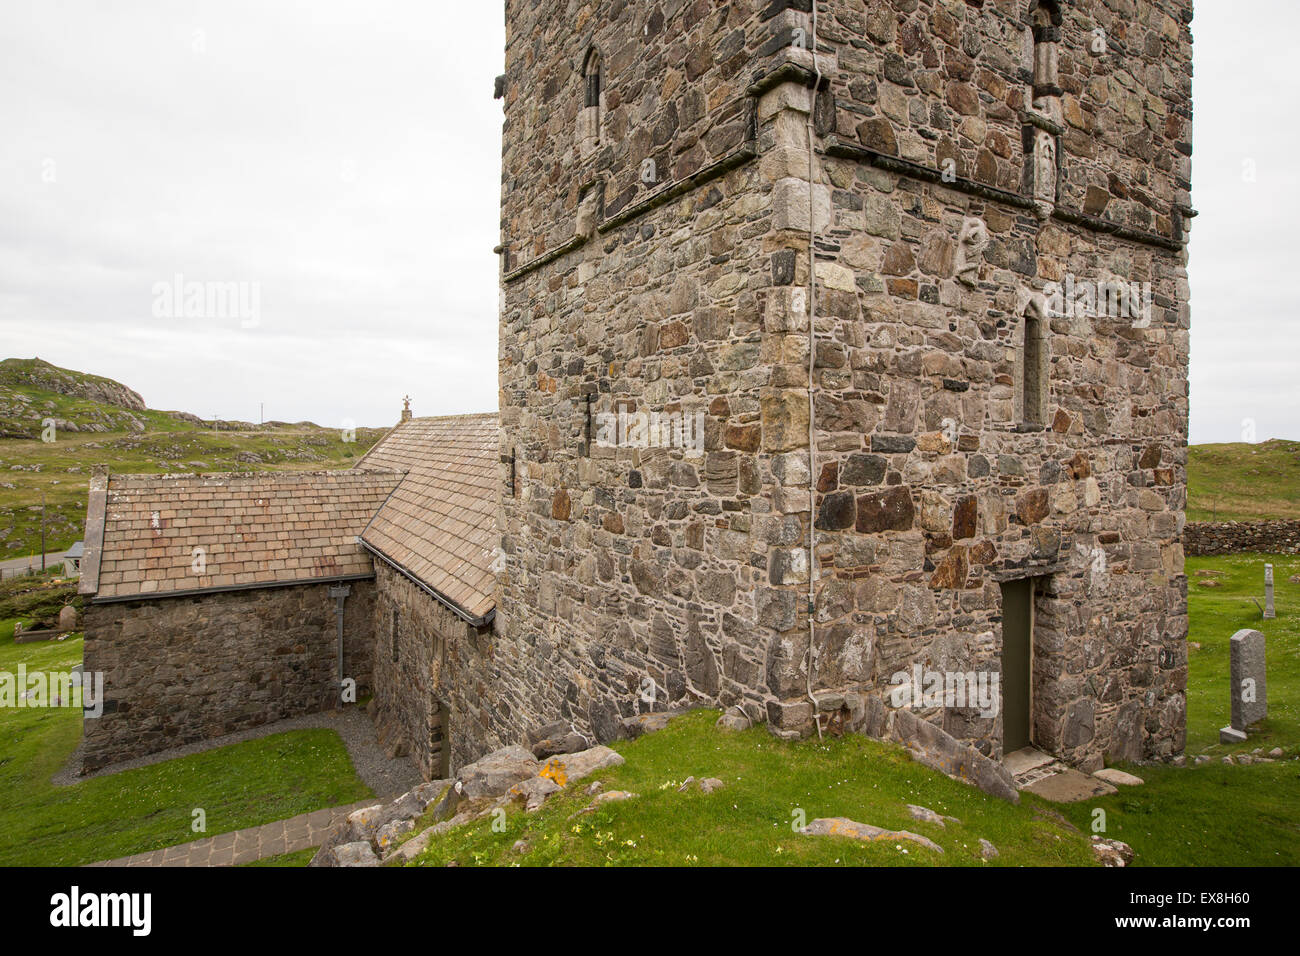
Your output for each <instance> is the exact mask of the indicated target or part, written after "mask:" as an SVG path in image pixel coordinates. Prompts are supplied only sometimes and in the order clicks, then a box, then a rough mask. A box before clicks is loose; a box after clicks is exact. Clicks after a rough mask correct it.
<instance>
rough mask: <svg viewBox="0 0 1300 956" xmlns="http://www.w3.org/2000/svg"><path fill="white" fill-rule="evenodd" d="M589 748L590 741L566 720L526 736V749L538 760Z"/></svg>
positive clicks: (538, 729) (540, 728)
mask: <svg viewBox="0 0 1300 956" xmlns="http://www.w3.org/2000/svg"><path fill="white" fill-rule="evenodd" d="M590 746H591V741H590V740H588V739H587V738H586V737H584V736H583V735H582V734H580V733H578V732H577V731H576V730H575V729H574V727H573V724H571V723H570V722H569V721H567V720H557V721H555V722H554V723H550V724H546V725H545V726H544V727H539V728H537V729H536V730H534V731H533V732H532V733H531V734H529V735H528V749H529V750H531V751H532V753H533V756H534V757H536V758H537V759H538V760H545V759H546V758H547V757H554V756H555V755H556V754H568V753H573V752H574V751H576V750H583V749H585V748H587V747H590Z"/></svg>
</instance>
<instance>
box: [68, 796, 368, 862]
mask: <svg viewBox="0 0 1300 956" xmlns="http://www.w3.org/2000/svg"><path fill="white" fill-rule="evenodd" d="M374 803H375V801H374V800H373V799H371V800H362V801H360V802H359V803H353V804H349V805H348V806H346V807H328V808H326V809H324V810H316V811H314V812H312V813H300V814H298V816H296V817H290V818H289V819H288V820H276V821H275V822H274V823H267V824H263V825H262V826H260V827H249V828H248V829H247V830H236V831H234V832H233V833H220V834H218V835H217V836H214V837H205V838H204V839H202V840H195V841H194V842H192V843H181V844H178V845H177V846H169V847H167V848H166V849H164V850H154V851H153V852H152V853H137V854H135V855H134V856H123V857H119V858H118V859H116V860H104V861H103V862H102V863H91V864H89V865H90V866H242V865H243V864H245V863H252V862H254V861H255V860H261V859H264V858H266V857H269V856H279V855H280V854H282V853H294V852H297V851H298V850H306V849H308V848H309V847H314V846H320V845H321V844H322V843H324V842H325V837H326V836H327V835H328V834H329V832H330V830H331V829H333V827H334V825H335V824H336V823H339V822H341V821H342V820H343V818H344V817H346V816H347V815H348V814H349V813H351V812H352V811H353V810H359V809H361V808H362V807H369V806H373V805H374Z"/></svg>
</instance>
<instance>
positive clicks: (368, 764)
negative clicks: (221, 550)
mask: <svg viewBox="0 0 1300 956" xmlns="http://www.w3.org/2000/svg"><path fill="white" fill-rule="evenodd" d="M308 727H327V728H329V729H330V730H335V731H337V732H338V734H339V736H340V737H342V738H343V743H344V744H345V745H346V746H347V749H348V756H349V757H351V758H352V766H353V767H354V768H355V769H356V772H357V776H359V777H360V778H361V779H362V781H364V782H365V784H366V786H368V787H369V788H370V789H371V790H372V791H374V793H375V796H373V797H371V798H369V799H367V800H361V801H359V802H357V803H352V804H349V805H347V806H345V807H326V808H325V809H323V810H315V811H313V812H311V813H300V814H298V816H296V817H290V818H289V819H287V820H276V821H275V822H274V823H266V824H263V825H262V826H259V827H249V828H248V829H246V830H235V831H234V832H232V833H221V834H218V835H217V836H213V837H205V838H203V839H201V840H194V841H193V842H190V843H181V844H178V845H176V846H170V847H166V848H165V849H162V850H153V851H152V852H149V853H136V854H134V855H133V856H125V857H119V858H118V859H116V860H104V861H102V862H100V863H91V864H88V865H89V866H240V865H241V864H244V863H251V862H253V861H254V860H261V859H264V858H266V857H268V856H279V855H280V854H282V853H294V852H296V851H298V850H305V849H307V848H308V847H313V846H320V845H321V844H322V843H324V842H325V837H326V835H328V834H329V831H330V830H331V829H332V828H333V827H334V825H335V824H336V823H338V822H340V821H341V820H342V819H343V818H344V817H346V816H347V815H348V814H349V813H351V812H352V811H353V810H358V809H360V808H361V807H371V806H374V805H375V804H376V803H386V802H388V801H390V800H393V799H394V798H396V797H399V796H401V795H402V794H404V793H406V791H408V790H410V789H411V788H412V787H415V786H417V785H418V784H420V783H421V782H423V778H422V777H421V776H420V772H419V771H418V770H416V769H415V765H414V764H413V763H412V762H411V761H410V760H409V759H408V758H405V757H397V758H391V757H388V756H387V755H386V754H385V753H384V751H383V749H382V748H381V747H380V746H379V741H378V740H377V739H376V736H375V725H374V723H373V722H372V721H371V720H370V718H369V717H368V716H366V712H365V711H364V710H362V709H361V708H359V707H348V708H345V709H343V710H329V711H323V712H321V713H319V714H308V715H306V716H304V717H292V718H290V719H289V720H280V721H276V722H275V723H273V724H264V725H262V726H261V727H254V728H252V729H250V730H245V731H242V732H240V733H237V734H228V735H226V736H225V737H217V738H214V739H212V740H205V741H202V742H200V743H196V744H189V745H188V746H185V747H177V748H175V749H173V750H165V751H163V752H162V753H156V754H150V755H149V756H148V757H141V758H139V759H137V760H131V761H127V762H125V763H120V764H114V765H113V766H111V767H105V768H104V769H103V770H100V771H98V772H97V773H93V774H87V775H86V776H84V777H82V776H78V775H77V774H78V771H79V770H80V769H81V747H80V746H78V748H77V751H76V752H75V753H74V754H73V755H72V759H70V760H69V761H68V764H67V766H65V767H64V769H63V770H61V771H60V772H59V773H58V774H56V775H55V777H54V779H53V780H52V781H51V782H52V783H54V784H55V785H56V786H71V785H75V784H76V783H77V782H78V781H80V780H86V779H88V778H89V777H99V776H105V775H109V774H114V773H121V772H122V771H123V770H130V769H132V768H134V767H143V766H148V765H149V764H154V763H161V762H162V761H164V760H173V759H175V758H176V757H185V756H188V755H190V754H194V753H200V752H201V751H204V750H211V749H212V748H214V747H224V746H226V745H228V744H233V743H239V742H240V741H244V740H252V739H254V738H256V737H265V736H267V735H268V734H278V733H282V732H284V731H287V730H302V729H304V728H308Z"/></svg>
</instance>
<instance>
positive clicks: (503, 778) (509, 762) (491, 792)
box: [453, 745, 559, 800]
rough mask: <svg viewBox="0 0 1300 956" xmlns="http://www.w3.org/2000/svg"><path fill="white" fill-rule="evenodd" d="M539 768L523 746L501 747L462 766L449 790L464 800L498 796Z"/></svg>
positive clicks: (530, 775)
mask: <svg viewBox="0 0 1300 956" xmlns="http://www.w3.org/2000/svg"><path fill="white" fill-rule="evenodd" d="M555 759H559V758H555ZM541 767H542V765H541V763H540V762H539V761H538V760H537V758H536V757H534V756H533V755H532V754H531V753H529V752H528V751H527V750H525V749H524V748H523V747H520V746H517V745H513V746H510V747H503V748H501V749H500V750H494V751H492V753H490V754H487V755H486V756H484V757H481V758H479V759H478V760H476V761H474V763H472V764H469V765H468V766H466V767H462V768H461V770H460V773H459V774H457V775H456V782H455V784H454V785H453V789H454V790H455V791H456V792H457V793H458V794H459V795H460V796H461V798H462V799H465V800H477V799H478V798H480V797H499V796H501V795H502V794H504V793H505V792H506V791H507V790H509V789H510V788H511V787H513V786H514V785H515V784H517V783H520V782H522V781H524V780H527V779H528V778H529V777H534V776H536V775H537V772H538V770H540V769H541Z"/></svg>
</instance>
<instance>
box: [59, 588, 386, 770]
mask: <svg viewBox="0 0 1300 956" xmlns="http://www.w3.org/2000/svg"><path fill="white" fill-rule="evenodd" d="M350 585H351V593H350V594H349V596H348V598H347V602H346V604H345V611H344V629H343V633H344V654H343V665H344V675H345V676H346V677H351V678H353V679H355V680H356V682H357V688H358V690H357V692H358V696H360V695H361V694H363V693H366V692H367V691H368V690H369V688H370V685H371V671H372V657H373V646H374V632H373V630H372V621H373V617H374V603H375V585H374V581H372V580H363V581H352V582H350ZM328 592H329V584H327V583H322V584H307V585H294V586H290V587H279V588H261V589H256V590H245V591H224V592H214V593H212V594H204V595H200V596H190V597H173V598H158V599H156V600H152V601H130V602H122V603H113V604H91V605H88V606H87V607H86V610H85V632H86V643H85V670H86V672H87V673H88V674H89V673H93V672H96V671H102V672H103V674H104V697H105V701H104V712H103V714H102V716H100V717H98V718H87V719H86V720H85V722H84V733H85V743H86V749H85V761H84V765H83V767H84V769H85V770H86V771H90V770H96V769H98V768H100V767H103V766H106V765H108V764H111V763H117V762H120V761H123V760H129V759H132V758H134V757H141V756H144V755H146V754H151V753H157V752H158V751H160V750H167V749H169V748H171V747H179V746H183V745H185V744H190V743H195V742H197V741H200V740H206V739H210V738H213V737H219V736H221V735H223V734H228V733H234V732H236V731H240V730H245V729H247V728H249V727H256V726H258V725H260V724H265V723H269V722H271V721H275V720H283V719H285V718H287V717H296V716H299V715H301V714H307V713H314V712H316V711H319V710H324V709H326V708H329V707H333V706H335V704H336V702H337V701H338V699H339V692H338V670H337V668H338V664H337V660H338V656H337V655H338V632H337V624H336V618H335V613H334V608H335V601H334V599H333V598H331V597H330V596H329V593H328Z"/></svg>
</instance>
